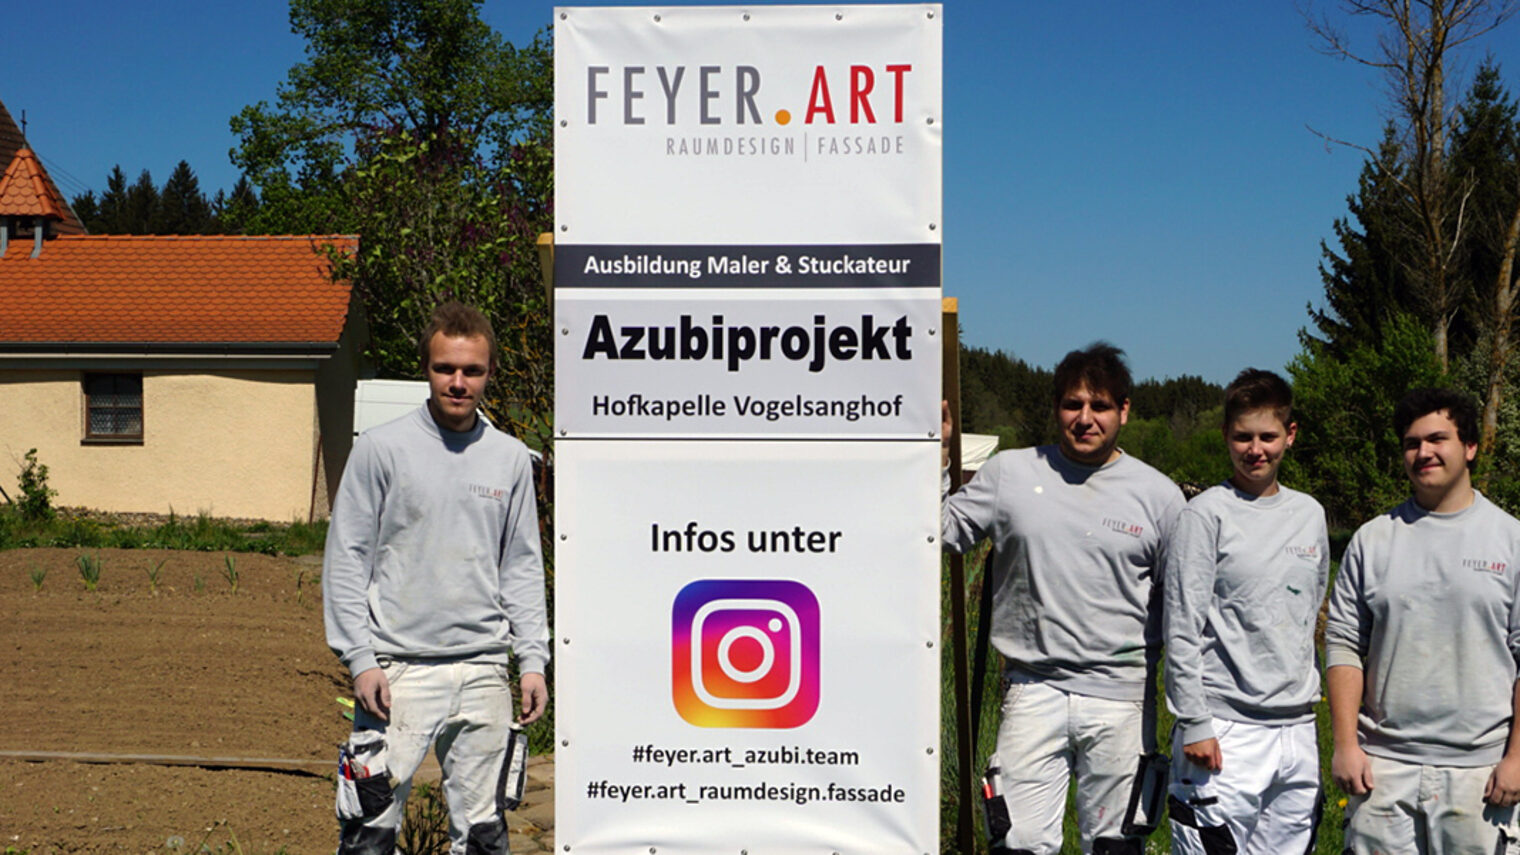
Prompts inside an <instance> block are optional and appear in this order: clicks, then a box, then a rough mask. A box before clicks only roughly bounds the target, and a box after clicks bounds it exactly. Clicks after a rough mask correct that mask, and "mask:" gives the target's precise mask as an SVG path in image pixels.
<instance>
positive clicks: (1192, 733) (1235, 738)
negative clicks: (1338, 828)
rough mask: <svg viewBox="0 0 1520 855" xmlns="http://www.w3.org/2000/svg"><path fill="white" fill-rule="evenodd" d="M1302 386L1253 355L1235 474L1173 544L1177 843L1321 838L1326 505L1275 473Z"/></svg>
mask: <svg viewBox="0 0 1520 855" xmlns="http://www.w3.org/2000/svg"><path fill="white" fill-rule="evenodd" d="M1292 411H1293V393H1292V391H1291V390H1290V389H1289V388H1288V384H1287V383H1286V382H1284V381H1283V379H1282V378H1281V377H1279V376H1277V375H1276V374H1273V373H1272V372H1270V371H1260V370H1257V369H1253V368H1248V369H1246V370H1245V371H1242V372H1241V373H1240V374H1239V376H1237V377H1236V378H1235V380H1234V381H1233V382H1231V383H1230V385H1229V387H1228V388H1226V389H1225V403H1224V426H1223V427H1224V439H1225V446H1226V448H1227V449H1228V451H1229V456H1230V469H1231V473H1230V477H1229V479H1228V480H1227V481H1225V482H1224V483H1222V484H1218V485H1216V486H1214V487H1210V488H1209V489H1208V490H1205V491H1204V492H1202V493H1200V494H1199V495H1198V496H1196V497H1195V498H1194V499H1193V500H1192V501H1191V502H1189V503H1188V506H1187V507H1186V508H1185V509H1183V511H1182V516H1181V518H1180V519H1179V520H1178V521H1177V531H1176V534H1175V535H1174V536H1173V538H1172V542H1171V544H1170V546H1168V548H1167V553H1166V574H1165V577H1164V581H1163V583H1162V591H1163V598H1164V600H1165V603H1166V610H1165V629H1166V699H1167V703H1168V704H1169V705H1170V706H1171V709H1172V712H1173V713H1175V714H1176V716H1177V724H1176V727H1175V728H1174V729H1173V731H1172V785H1171V801H1170V804H1171V810H1170V813H1171V819H1172V851H1173V852H1174V853H1177V855H1214V853H1221V852H1234V853H1240V855H1278V853H1299V852H1309V851H1312V849H1313V847H1314V832H1315V827H1316V826H1317V825H1318V820H1319V816H1318V815H1319V806H1320V774H1319V742H1318V739H1317V737H1316V734H1315V729H1314V703H1315V701H1317V700H1319V695H1320V680H1319V667H1318V663H1317V662H1316V661H1315V656H1314V624H1315V620H1316V618H1317V617H1318V616H1319V606H1320V603H1321V602H1323V601H1324V598H1325V584H1326V580H1327V578H1328V576H1329V572H1330V546H1329V538H1328V536H1327V534H1326V529H1325V511H1324V509H1323V508H1321V507H1320V505H1319V502H1316V501H1315V500H1314V499H1313V497H1311V496H1308V495H1306V494H1304V493H1300V492H1298V491H1296V490H1290V489H1288V488H1287V487H1285V486H1282V485H1281V484H1279V483H1278V481H1277V470H1278V467H1280V466H1281V465H1282V462H1283V455H1284V454H1285V453H1286V452H1287V450H1288V448H1289V447H1290V446H1292V445H1293V440H1294V438H1295V436H1296V433H1297V426H1296V425H1295V424H1294V423H1293V415H1292Z"/></svg>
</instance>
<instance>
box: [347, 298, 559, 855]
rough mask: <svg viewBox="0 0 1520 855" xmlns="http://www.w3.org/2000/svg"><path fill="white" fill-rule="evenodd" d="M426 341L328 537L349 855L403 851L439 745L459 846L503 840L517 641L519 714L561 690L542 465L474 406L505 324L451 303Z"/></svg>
mask: <svg viewBox="0 0 1520 855" xmlns="http://www.w3.org/2000/svg"><path fill="white" fill-rule="evenodd" d="M419 342H420V345H421V346H420V355H421V357H422V364H423V371H424V373H425V374H426V375H427V379H428V386H429V396H428V400H427V403H426V404H425V405H423V406H422V407H419V408H418V409H417V410H415V411H414V412H412V413H411V414H410V415H407V416H403V417H402V418H400V419H397V420H396V421H394V422H390V423H389V424H385V425H381V426H379V427H376V428H373V429H371V430H369V431H367V432H365V433H364V434H363V435H361V436H360V437H359V438H358V440H356V441H355V442H354V448H353V453H352V454H351V455H350V456H349V459H348V465H347V466H346V467H345V469H344V472H343V480H342V483H341V485H340V486H339V488H338V496H337V500H336V502H335V503H334V505H333V514H332V520H331V523H330V525H329V528H328V533H327V550H326V556H325V558H324V562H323V569H322V594H323V600H324V609H325V618H326V625H327V642H328V645H329V646H331V647H332V649H333V651H334V652H335V653H337V654H338V657H339V658H340V659H342V660H343V664H344V665H346V666H347V667H348V669H349V671H350V672H351V673H352V675H353V679H354V695H355V698H356V700H357V701H358V708H357V709H356V710H355V714H354V736H353V738H352V739H350V741H349V744H348V746H346V748H347V749H351V756H350V757H348V758H347V759H346V760H345V762H344V764H343V768H342V769H340V776H341V777H342V779H343V780H340V781H339V799H338V802H339V814H340V817H341V818H342V820H343V822H342V826H341V834H340V843H339V848H338V851H339V852H340V853H344V855H350V853H352V855H358V853H364V855H382V853H383V855H390V853H391V852H392V851H394V849H395V846H396V835H397V831H398V830H399V829H400V827H401V819H402V815H403V813H404V808H405V804H406V797H407V795H408V793H409V792H410V789H411V780H412V775H413V773H415V772H416V771H417V767H418V766H419V765H421V763H422V759H423V757H424V755H425V754H426V753H427V749H428V747H429V746H430V745H433V744H435V743H436V746H437V749H436V750H437V754H438V762H439V765H440V766H441V767H442V770H443V793H444V797H445V800H446V801H447V803H448V808H449V836H450V838H451V839H452V841H453V851H454V852H470V853H476V852H480V853H490V852H506V851H507V830H506V825H505V823H504V822H503V820H502V815H501V810H500V808H499V806H498V805H497V800H496V797H497V793H496V790H497V781H498V778H499V776H500V774H501V770H502V765H503V761H504V759H505V757H506V751H507V745H508V740H509V738H510V735H511V724H512V694H511V687H510V686H509V685H508V679H507V661H508V657H509V655H510V654H516V656H517V660H518V670H519V671H520V672H521V674H522V676H521V681H520V688H521V692H522V715H521V717H520V718H519V719H518V721H519V722H521V723H524V724H525V723H527V722H530V721H533V720H535V719H537V718H538V717H539V716H541V715H543V713H544V709H545V707H546V705H547V704H548V700H549V692H548V688H547V686H546V684H545V682H544V666H545V665H546V664H548V659H549V649H548V628H547V621H546V619H545V608H544V580H543V561H542V559H541V556H540V552H539V533H538V511H537V507H536V505H535V495H534V489H533V476H532V465H531V461H530V459H529V456H528V452H527V449H526V448H525V447H524V446H523V444H522V443H521V442H518V441H517V440H516V439H513V438H511V437H509V436H507V435H505V434H503V433H500V432H498V431H497V430H495V429H494V428H492V427H491V426H490V425H488V424H486V422H485V420H484V419H482V418H480V417H479V416H478V415H477V413H476V408H477V407H478V406H479V404H480V399H481V394H482V393H483V392H484V391H485V387H486V381H487V380H488V379H489V377H490V373H491V371H493V370H494V369H495V368H496V338H495V335H494V334H493V333H492V331H491V325H490V323H489V322H488V321H487V320H486V318H485V317H484V316H482V315H481V314H480V313H479V312H478V311H476V310H474V309H472V308H468V307H466V306H463V305H461V304H459V303H448V304H445V305H443V306H441V307H439V308H438V310H437V311H436V312H435V313H434V314H433V319H432V322H431V323H430V324H429V325H428V327H427V329H426V330H424V331H423V334H422V337H421V338H420V339H419ZM392 782H394V784H395V789H394V792H392V791H391V786H390V785H391V783H392ZM345 788H347V789H346V790H345ZM356 788H357V793H358V794H357V796H355V797H354V798H351V799H348V800H345V792H347V793H348V794H349V795H353V794H354V792H355V789H356ZM355 799H357V801H356V800H355Z"/></svg>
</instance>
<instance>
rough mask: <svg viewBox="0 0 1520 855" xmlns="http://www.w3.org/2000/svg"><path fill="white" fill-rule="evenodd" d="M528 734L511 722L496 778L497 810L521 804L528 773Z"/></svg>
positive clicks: (507, 809) (508, 809) (515, 807)
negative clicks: (504, 754) (504, 752)
mask: <svg viewBox="0 0 1520 855" xmlns="http://www.w3.org/2000/svg"><path fill="white" fill-rule="evenodd" d="M527 771H528V734H527V733H525V732H523V729H522V726H521V725H517V724H513V725H512V732H511V733H510V734H509V735H508V736H507V755H506V757H505V758H503V759H502V762H501V775H499V776H498V777H497V779H496V807H497V809H498V810H499V811H503V812H505V811H512V810H517V806H518V805H520V804H522V797H523V786H524V784H525V783H526V782H527V779H528V775H527Z"/></svg>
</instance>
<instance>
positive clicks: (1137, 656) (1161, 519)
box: [941, 342, 1183, 855]
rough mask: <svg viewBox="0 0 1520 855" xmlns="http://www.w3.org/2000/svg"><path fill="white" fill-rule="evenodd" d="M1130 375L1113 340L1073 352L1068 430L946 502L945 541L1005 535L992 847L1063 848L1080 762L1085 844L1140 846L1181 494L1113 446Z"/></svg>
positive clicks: (1062, 416) (1060, 385) (964, 543)
mask: <svg viewBox="0 0 1520 855" xmlns="http://www.w3.org/2000/svg"><path fill="white" fill-rule="evenodd" d="M1130 383H1131V381H1130V374H1129V369H1128V367H1127V366H1125V364H1124V360H1123V353H1122V351H1120V350H1119V349H1118V348H1115V347H1113V346H1112V345H1109V344H1105V343H1101V342H1100V343H1097V344H1094V345H1092V346H1090V347H1088V348H1087V349H1086V350H1080V351H1072V352H1071V353H1069V354H1067V355H1066V357H1065V358H1064V359H1063V360H1061V363H1060V365H1058V366H1057V367H1056V371H1055V382H1054V384H1053V388H1052V396H1053V400H1054V404H1055V415H1056V422H1057V426H1058V427H1059V430H1060V442H1059V444H1057V445H1047V446H1040V447H1037V448H1024V449H1018V450H1014V451H1005V452H1003V453H1001V454H998V455H996V456H995V457H993V458H992V459H991V460H990V461H988V462H987V464H986V465H984V466H983V467H982V468H981V470H980V471H978V472H977V474H976V476H975V477H974V478H972V479H971V481H970V482H968V483H967V484H966V486H965V487H963V488H962V489H961V490H960V491H959V492H957V493H955V494H954V495H952V496H949V497H948V498H946V499H945V500H944V502H943V504H942V513H941V519H942V523H941V526H942V534H943V537H944V544H945V548H946V549H948V550H951V551H954V552H965V551H967V550H969V549H971V548H972V547H973V546H974V545H975V544H976V543H977V542H978V541H980V540H982V539H983V538H991V539H992V542H993V545H994V547H995V548H996V550H997V560H996V562H995V563H994V564H993V566H992V573H991V577H990V579H988V581H987V584H991V585H992V586H993V605H992V608H993V613H992V644H993V646H994V647H996V648H997V650H998V652H999V653H1001V654H1002V655H1003V658H1004V660H1005V662H1006V663H1007V666H1008V670H1007V675H1006V676H1007V683H1008V691H1007V694H1006V696H1005V697H1004V700H1003V720H1002V723H1001V725H1000V726H999V728H998V736H997V753H996V756H995V758H994V760H993V763H992V765H993V766H995V767H997V768H999V770H1000V771H999V773H998V775H997V778H998V781H997V783H998V784H999V785H1000V786H1001V789H1002V794H1003V802H1004V804H1005V805H1006V806H1007V810H1008V816H1009V819H1010V826H1011V827H1010V829H1009V830H1008V832H1007V833H1006V835H1004V836H1003V838H1002V839H1000V840H993V841H992V845H993V847H994V849H993V851H994V852H1004V853H1039V855H1054V853H1057V852H1059V851H1060V849H1061V816H1062V814H1063V813H1064V811H1065V807H1066V789H1067V781H1068V779H1069V778H1070V776H1071V775H1072V774H1075V775H1076V778H1077V793H1076V808H1077V824H1078V827H1079V828H1080V830H1081V833H1082V851H1083V852H1084V853H1096V855H1140V853H1141V852H1142V847H1143V844H1144V840H1143V838H1140V837H1135V836H1126V835H1124V833H1123V831H1122V827H1123V821H1124V814H1125V810H1126V807H1127V806H1128V801H1129V796H1130V792H1131V790H1132V788H1133V787H1134V785H1135V772H1136V770H1137V768H1138V766H1139V760H1140V756H1141V754H1142V753H1143V752H1146V751H1149V750H1151V747H1152V746H1153V744H1154V740H1155V733H1154V726H1153V725H1148V722H1149V721H1150V718H1149V716H1148V715H1147V714H1146V713H1145V711H1144V707H1145V701H1146V698H1147V692H1146V685H1147V680H1148V679H1149V677H1150V675H1151V673H1152V670H1151V666H1153V665H1154V663H1155V661H1156V658H1157V654H1158V653H1159V648H1160V620H1159V618H1160V614H1159V608H1158V605H1157V603H1156V602H1155V598H1154V597H1153V594H1155V593H1158V591H1157V589H1155V587H1154V583H1155V582H1156V581H1157V575H1158V574H1159V572H1160V569H1161V559H1162V551H1163V547H1164V545H1165V543H1166V541H1167V538H1168V537H1169V536H1170V534H1171V530H1172V526H1173V524H1174V523H1175V522H1176V519H1177V514H1178V512H1179V511H1181V509H1182V504H1183V501H1182V493H1181V491H1179V490H1178V489H1177V486H1176V485H1175V484H1173V483H1172V482H1171V480H1169V479H1168V478H1167V477H1166V476H1164V475H1162V474H1161V473H1159V472H1157V471H1156V470H1154V469H1152V468H1151V467H1149V466H1147V465H1145V464H1144V463H1141V462H1140V461H1139V460H1136V459H1135V458H1134V457H1132V456H1131V455H1128V454H1125V453H1123V452H1122V451H1120V450H1119V428H1120V426H1121V425H1123V424H1124V423H1125V421H1127V420H1128V418H1129V390H1130ZM948 412H949V411H948V408H946V414H947V416H946V419H947V424H946V425H945V426H944V428H945V430H944V434H943V435H944V436H946V437H948V436H949V435H950V425H949V424H948ZM946 489H948V480H947V481H946Z"/></svg>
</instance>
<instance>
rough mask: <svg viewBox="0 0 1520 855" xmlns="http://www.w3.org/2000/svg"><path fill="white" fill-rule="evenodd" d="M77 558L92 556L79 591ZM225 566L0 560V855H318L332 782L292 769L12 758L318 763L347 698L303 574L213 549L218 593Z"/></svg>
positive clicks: (156, 553) (328, 824) (283, 562)
mask: <svg viewBox="0 0 1520 855" xmlns="http://www.w3.org/2000/svg"><path fill="white" fill-rule="evenodd" d="M81 554H88V555H92V556H94V555H98V557H99V560H100V562H101V572H100V581H99V585H98V587H97V589H96V590H94V591H86V590H85V587H84V584H83V582H82V580H81V578H80V573H79V568H78V566H77V563H76V562H77V558H78V557H79V556H80V555H81ZM228 556H229V554H228V553H221V552H204V553H202V552H181V551H166V550H117V549H102V550H98V551H97V550H87V549H16V550H8V551H3V552H0V687H3V688H0V716H3V721H4V724H3V726H0V851H4V848H5V847H14V848H15V849H16V850H23V851H30V852H31V853H33V855H41V853H51V852H165V851H181V852H193V851H198V850H199V849H200V846H201V844H202V843H203V842H204V843H206V844H208V845H209V846H210V848H211V849H212V850H213V851H216V850H218V849H219V848H223V847H227V844H228V843H229V841H231V840H233V839H234V838H235V839H236V842H237V846H238V849H240V850H241V851H242V852H243V853H246V854H247V855H258V853H274V852H277V851H278V850H280V849H281V848H284V849H285V850H286V851H287V852H289V853H305V852H328V851H331V850H332V847H333V845H334V843H335V821H334V820H333V817H332V783H331V781H330V780H329V779H325V778H323V777H320V776H314V775H312V774H311V773H309V772H308V773H305V774H302V773H299V772H280V771H272V770H266V771H260V770H249V769H239V768H208V767H200V766H164V765H153V764H95V763H89V764H86V763H78V762H70V761H65V760H46V761H27V760H21V759H14V758H15V755H16V754H17V753H42V752H84V753H91V754H136V755H169V756H198V757H217V758H234V759H235V758H274V759H284V760H298V761H307V762H310V761H326V760H329V759H330V758H331V757H332V756H333V755H334V753H335V752H334V745H336V743H338V742H340V741H341V740H342V739H343V737H344V735H345V733H346V732H347V729H348V725H347V722H345V721H344V720H343V719H342V718H341V717H340V710H339V708H338V705H337V704H336V703H335V700H334V699H335V698H336V697H337V696H339V695H344V694H347V691H348V686H347V681H346V679H345V675H344V673H343V671H342V669H341V667H340V666H339V664H338V662H337V661H336V659H334V657H333V656H332V654H331V653H330V652H329V651H328V649H327V646H326V644H325V642H324V640H323V634H322V612H321V600H320V596H319V592H318V590H317V578H318V577H317V574H318V572H319V570H320V568H319V567H318V566H315V565H314V564H313V563H312V560H311V559H289V558H274V557H270V556H265V555H258V554H248V553H240V554H235V555H231V556H230V557H231V559H232V560H233V562H234V565H233V567H232V568H231V570H232V571H235V573H236V576H237V590H236V592H235V593H234V592H233V590H232V582H231V580H230V578H229V567H228V565H227V560H228ZM160 562H162V566H161V568H160V569H159V570H158V581H157V591H156V593H155V592H154V591H152V590H150V582H149V573H148V571H149V570H150V569H152V568H154V567H155V566H157V565H159V563H160ZM44 574H45V575H44ZM34 576H41V585H40V589H39V587H38V586H37V585H36V584H35V583H34V578H33V577H34ZM318 768H320V765H319V766H318ZM181 841H183V842H182V843H181ZM223 851H227V849H225V848H223Z"/></svg>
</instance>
